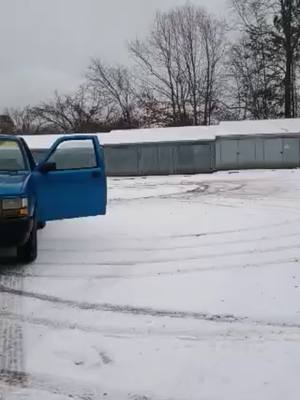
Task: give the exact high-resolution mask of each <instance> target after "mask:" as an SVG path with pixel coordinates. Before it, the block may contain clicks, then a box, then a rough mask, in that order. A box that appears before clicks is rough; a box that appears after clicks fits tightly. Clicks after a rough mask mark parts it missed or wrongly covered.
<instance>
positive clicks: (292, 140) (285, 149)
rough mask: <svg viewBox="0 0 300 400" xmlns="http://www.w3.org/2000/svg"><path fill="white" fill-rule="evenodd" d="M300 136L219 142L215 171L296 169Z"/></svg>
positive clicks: (299, 157) (217, 142) (299, 151)
mask: <svg viewBox="0 0 300 400" xmlns="http://www.w3.org/2000/svg"><path fill="white" fill-rule="evenodd" d="M299 166H300V138H299V137H298V136H285V137H280V136H275V135H274V136H272V135H268V136H253V137H237V136H235V137H221V138H217V139H216V169H217V170H228V169H251V168H256V169H259V168H296V167H299Z"/></svg>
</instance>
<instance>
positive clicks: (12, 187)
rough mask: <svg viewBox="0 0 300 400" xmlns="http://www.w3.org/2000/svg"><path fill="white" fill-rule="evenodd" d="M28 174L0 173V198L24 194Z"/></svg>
mask: <svg viewBox="0 0 300 400" xmlns="http://www.w3.org/2000/svg"><path fill="white" fill-rule="evenodd" d="M29 177H30V172H29V171H28V172H17V173H16V172H0V197H7V196H20V195H24V194H25V190H26V184H27V181H28V179H29Z"/></svg>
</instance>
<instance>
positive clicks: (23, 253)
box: [17, 222, 37, 264]
mask: <svg viewBox="0 0 300 400" xmlns="http://www.w3.org/2000/svg"><path fill="white" fill-rule="evenodd" d="M17 257H18V260H19V261H20V262H22V263H26V264H27V263H31V262H33V261H35V259H36V258H37V224H36V222H35V223H34V225H33V228H32V231H31V234H30V236H29V239H28V240H27V242H26V243H25V244H24V245H23V246H20V247H18V249H17Z"/></svg>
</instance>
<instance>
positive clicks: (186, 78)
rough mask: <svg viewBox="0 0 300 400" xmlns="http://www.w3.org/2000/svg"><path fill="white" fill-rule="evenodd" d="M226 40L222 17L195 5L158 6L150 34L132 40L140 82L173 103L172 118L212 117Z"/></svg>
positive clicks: (200, 120) (188, 121) (185, 120)
mask: <svg viewBox="0 0 300 400" xmlns="http://www.w3.org/2000/svg"><path fill="white" fill-rule="evenodd" d="M223 45H224V31H223V29H222V24H221V23H220V21H218V20H217V19H214V18H212V17H211V16H209V15H208V14H207V13H206V12H205V11H204V10H203V9H201V8H199V7H196V6H192V5H185V6H183V7H178V8H174V9H173V10H171V11H169V12H166V13H161V12H158V13H157V15H156V18H155V21H154V24H153V27H152V30H151V32H150V35H149V37H148V39H147V40H145V41H141V40H135V41H134V42H131V43H130V44H129V49H130V52H131V54H132V55H133V57H134V59H135V61H136V62H137V65H138V67H139V76H140V82H141V86H142V87H143V88H147V89H148V90H150V91H151V92H152V97H154V98H157V99H159V101H160V102H161V104H162V105H165V104H166V103H168V104H169V116H170V122H169V124H173V125H182V124H185V125H186V124H194V125H198V124H200V123H204V124H209V123H210V116H211V113H212V112H213V110H214V103H215V101H216V99H215V98H214V96H216V94H217V90H216V87H217V85H218V72H219V70H218V69H219V65H220V63H221V56H222V52H223V47H222V46H223ZM164 108H165V107H164ZM165 110H166V111H167V110H168V109H167V108H165Z"/></svg>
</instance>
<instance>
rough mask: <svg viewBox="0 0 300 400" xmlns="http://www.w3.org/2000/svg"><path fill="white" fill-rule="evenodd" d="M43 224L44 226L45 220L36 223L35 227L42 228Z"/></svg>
mask: <svg viewBox="0 0 300 400" xmlns="http://www.w3.org/2000/svg"><path fill="white" fill-rule="evenodd" d="M45 226H46V222H41V221H40V222H38V224H37V228H38V229H44V228H45Z"/></svg>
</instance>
